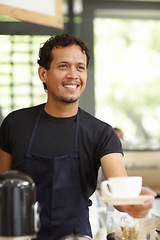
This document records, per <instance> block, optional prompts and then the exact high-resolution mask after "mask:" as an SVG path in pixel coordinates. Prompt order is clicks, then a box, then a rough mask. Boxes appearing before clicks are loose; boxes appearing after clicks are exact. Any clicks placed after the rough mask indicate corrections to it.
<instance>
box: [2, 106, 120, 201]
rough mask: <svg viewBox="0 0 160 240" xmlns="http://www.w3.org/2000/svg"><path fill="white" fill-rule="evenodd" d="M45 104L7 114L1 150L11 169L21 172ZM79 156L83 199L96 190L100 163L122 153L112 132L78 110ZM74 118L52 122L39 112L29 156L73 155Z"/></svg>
mask: <svg viewBox="0 0 160 240" xmlns="http://www.w3.org/2000/svg"><path fill="white" fill-rule="evenodd" d="M42 108H44V104H41V105H38V106H35V107H30V108H25V109H20V110H17V111H14V112H12V113H10V114H9V115H8V116H7V117H6V118H5V119H4V121H3V123H2V125H1V128H0V149H2V150H3V151H5V152H7V153H10V154H12V156H13V165H12V169H16V170H20V171H23V170H24V162H25V155H26V151H27V148H28V144H29V141H30V137H31V133H32V130H33V128H34V124H35V121H36V119H37V117H38V114H39V112H40V110H41V109H42ZM79 118H80V122H79V139H78V153H79V161H80V162H79V163H80V173H81V182H82V186H83V190H84V193H85V196H86V197H89V196H90V195H91V194H92V193H93V192H94V190H95V188H96V184H97V174H98V169H99V166H100V159H101V158H102V157H103V156H104V155H107V154H109V153H123V152H122V146H121V142H120V140H119V138H118V136H117V134H116V133H115V131H114V130H113V128H112V127H111V126H110V125H109V124H107V123H104V122H102V121H100V120H98V119H96V118H95V117H93V116H91V115H90V114H88V113H87V112H85V111H84V110H82V109H80V108H79ZM75 126H76V116H73V117H70V118H55V117H53V116H50V115H49V114H47V113H46V112H45V111H44V110H43V112H42V115H41V118H40V121H39V124H38V127H37V131H36V133H35V137H34V141H33V145H32V148H31V152H32V153H35V154H39V155H45V156H52V157H56V156H62V155H65V154H70V153H73V151H74V138H75V136H74V134H75Z"/></svg>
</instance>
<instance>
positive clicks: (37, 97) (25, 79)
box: [0, 35, 49, 117]
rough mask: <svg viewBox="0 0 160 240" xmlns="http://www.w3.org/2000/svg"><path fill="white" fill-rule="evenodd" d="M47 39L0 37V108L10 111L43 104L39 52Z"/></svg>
mask: <svg viewBox="0 0 160 240" xmlns="http://www.w3.org/2000/svg"><path fill="white" fill-rule="evenodd" d="M48 37H49V36H30V35H23V36H22V35H13V36H12V35H0V46H1V50H0V109H1V114H2V116H3V117H5V116H6V115H7V114H8V113H9V112H11V111H12V110H15V109H19V108H22V107H28V106H32V105H35V104H40V103H42V102H44V101H46V93H45V92H44V89H43V85H42V82H41V81H40V80H39V77H38V71H37V69H38V64H37V59H38V51H39V47H40V44H41V43H43V42H45V41H46V39H48Z"/></svg>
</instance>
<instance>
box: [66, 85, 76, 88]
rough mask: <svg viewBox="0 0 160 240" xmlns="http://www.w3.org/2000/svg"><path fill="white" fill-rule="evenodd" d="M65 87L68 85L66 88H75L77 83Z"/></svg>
mask: <svg viewBox="0 0 160 240" xmlns="http://www.w3.org/2000/svg"><path fill="white" fill-rule="evenodd" d="M64 87H66V88H73V89H75V88H76V87H77V86H76V85H64Z"/></svg>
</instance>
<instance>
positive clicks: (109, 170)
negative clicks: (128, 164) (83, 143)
mask: <svg viewBox="0 0 160 240" xmlns="http://www.w3.org/2000/svg"><path fill="white" fill-rule="evenodd" d="M101 166H102V171H103V175H104V177H105V179H108V178H109V177H118V176H127V172H126V170H125V166H124V162H123V157H122V154H120V153H112V154H108V155H105V156H104V157H102V158H101ZM141 194H142V195H152V196H153V197H156V193H155V192H152V191H149V190H148V189H145V188H143V187H142V190H141ZM153 200H154V198H153ZM153 200H148V201H146V202H144V204H141V205H123V206H116V209H117V210H119V211H121V212H127V213H128V214H129V215H130V216H132V217H135V218H143V217H145V216H146V215H147V213H148V212H149V210H150V209H151V208H152V206H153Z"/></svg>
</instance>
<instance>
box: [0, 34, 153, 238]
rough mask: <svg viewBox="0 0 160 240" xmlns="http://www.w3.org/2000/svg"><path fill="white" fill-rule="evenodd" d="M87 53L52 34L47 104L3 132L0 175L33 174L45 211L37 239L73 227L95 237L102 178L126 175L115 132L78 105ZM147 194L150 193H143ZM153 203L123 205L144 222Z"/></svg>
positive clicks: (43, 71)
mask: <svg viewBox="0 0 160 240" xmlns="http://www.w3.org/2000/svg"><path fill="white" fill-rule="evenodd" d="M89 60H90V51H89V49H88V47H87V46H86V44H85V43H84V42H83V41H82V40H80V39H78V38H76V37H74V36H70V35H68V34H62V35H58V36H56V37H51V38H50V39H48V41H47V42H46V43H44V45H43V46H42V48H40V51H39V60H38V64H39V69H38V73H39V77H40V80H41V81H42V82H43V85H44V89H45V90H46V92H47V102H46V103H44V104H40V105H38V106H34V107H29V108H24V109H20V110H17V111H14V112H12V113H10V114H9V115H8V116H7V117H6V118H5V119H4V121H3V123H2V125H1V128H0V171H1V172H2V171H5V170H10V169H16V170H20V171H24V172H25V173H27V174H28V175H30V176H31V177H32V178H33V180H34V182H35V184H36V190H37V200H38V201H39V203H40V206H41V216H40V220H41V228H40V231H39V233H38V239H39V240H44V239H45V240H59V239H60V238H62V237H64V236H66V235H70V234H72V233H73V230H74V229H77V228H78V229H79V234H83V235H88V236H91V237H92V233H91V227H90V223H89V209H88V207H89V206H90V205H91V201H90V200H89V197H90V196H91V195H92V194H93V193H94V191H95V189H96V185H97V175H98V170H99V167H100V166H102V170H103V174H104V177H105V178H106V179H107V178H108V177H115V176H127V173H126V170H125V167H124V164H123V151H122V146H121V142H120V140H119V138H118V136H117V134H116V133H115V131H114V130H113V128H112V127H111V126H110V125H108V124H107V123H104V122H102V121H100V120H98V119H96V118H95V117H93V116H91V115H90V114H88V113H87V112H85V111H84V110H82V109H81V108H79V107H78V102H79V98H80V96H81V94H82V92H83V91H84V89H85V87H86V81H87V67H88V64H89ZM141 193H142V194H151V195H154V193H152V192H149V191H148V190H145V189H142V192H141ZM152 203H153V201H152V200H151V201H148V202H145V203H144V204H143V205H140V206H139V205H135V206H121V208H119V210H120V211H126V212H127V213H128V214H130V215H131V216H133V217H136V218H138V217H139V218H141V217H144V216H145V215H146V214H147V213H148V211H149V209H150V208H151V207H152Z"/></svg>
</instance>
